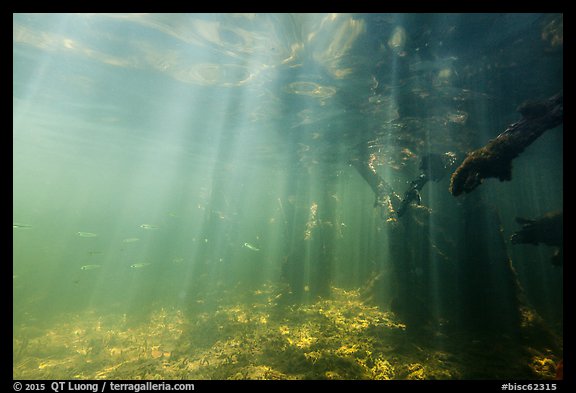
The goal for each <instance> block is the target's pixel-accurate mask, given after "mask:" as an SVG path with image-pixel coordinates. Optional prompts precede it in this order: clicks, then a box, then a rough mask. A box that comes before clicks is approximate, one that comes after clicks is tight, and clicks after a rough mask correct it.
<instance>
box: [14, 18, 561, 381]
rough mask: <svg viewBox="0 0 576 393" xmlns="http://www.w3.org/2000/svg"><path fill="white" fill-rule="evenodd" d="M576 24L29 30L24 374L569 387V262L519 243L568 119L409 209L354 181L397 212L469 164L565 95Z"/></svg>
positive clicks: (91, 23) (18, 196) (538, 206)
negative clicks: (562, 364)
mask: <svg viewBox="0 0 576 393" xmlns="http://www.w3.org/2000/svg"><path fill="white" fill-rule="evenodd" d="M562 23H563V18H562V15H560V14H240V15H238V14H207V15H204V14H178V15H176V14H174V15H171V14H14V16H13V120H14V126H13V222H14V225H13V362H14V365H13V377H14V379H74V378H82V379H470V378H472V379H476V378H478V379H551V378H553V377H554V375H555V369H556V364H557V363H558V362H559V361H560V359H562V357H563V355H562V334H563V331H562V321H563V308H562V307H563V285H562V284H563V281H562V278H563V272H562V266H555V265H553V264H552V263H551V262H550V258H551V256H552V254H553V252H554V248H553V247H551V246H547V245H543V244H540V245H531V244H512V243H511V242H510V240H509V239H510V236H511V235H512V234H513V233H514V232H516V231H518V230H519V229H520V225H519V224H518V223H517V222H516V221H515V219H516V217H525V218H536V217H539V216H542V215H543V214H545V213H547V212H550V211H558V210H562V205H563V161H562V158H563V157H562V155H563V149H562V145H563V136H562V126H560V127H555V128H553V129H550V130H548V131H546V132H544V134H543V135H542V136H541V137H539V138H538V139H537V140H536V141H535V142H534V143H533V144H532V145H530V146H528V147H527V148H526V150H525V151H523V152H522V153H521V154H520V156H519V157H518V158H516V159H515V160H514V161H513V169H512V179H511V181H505V182H500V181H498V180H497V179H494V178H491V179H486V180H485V181H484V182H483V184H482V185H481V186H479V187H478V188H477V189H476V190H474V191H473V192H471V193H469V194H467V195H463V196H459V197H453V196H452V195H451V194H450V193H449V192H448V187H449V182H450V175H451V172H452V171H453V169H454V168H452V169H451V170H450V171H449V170H446V173H443V174H442V176H441V178H440V179H439V180H438V181H430V182H428V183H427V184H425V185H424V187H423V188H422V190H421V193H420V196H421V204H420V205H416V204H415V203H412V204H410V205H409V207H408V209H407V213H406V214H404V215H402V217H398V216H397V214H396V213H394V212H393V210H394V209H393V208H392V207H391V208H390V209H388V207H389V205H386V204H380V205H378V206H376V207H375V193H374V192H373V190H372V189H371V187H370V186H369V184H368V183H367V181H366V180H365V179H364V178H363V177H362V176H361V174H360V173H359V170H358V167H357V166H355V165H356V164H357V163H358V162H362V163H364V164H365V168H371V170H373V171H374V173H377V174H378V176H379V177H380V178H381V179H383V180H384V181H385V182H386V184H387V186H388V189H389V190H391V191H390V194H389V195H391V198H392V202H394V203H396V202H395V201H397V200H399V199H398V198H400V199H401V198H402V197H403V195H404V193H405V191H406V190H407V189H408V188H409V187H410V182H411V181H413V180H414V179H416V178H417V177H418V175H419V174H420V172H421V171H420V169H419V165H420V162H421V160H422V158H423V157H425V156H427V154H430V153H433V154H443V153H446V152H450V153H451V154H454V155H455V157H457V160H456V165H459V164H460V163H461V162H462V160H463V159H464V157H465V156H466V153H467V152H470V151H472V150H475V149H478V148H480V147H482V146H484V145H485V144H486V143H488V141H489V140H491V139H493V138H495V137H496V136H498V135H499V134H500V133H502V132H503V131H504V130H505V129H506V128H507V127H508V126H509V125H510V124H512V123H514V122H516V121H518V120H520V119H521V115H520V114H519V113H517V112H516V108H517V107H518V105H520V104H521V103H522V102H524V101H526V100H542V99H546V98H548V97H550V96H552V95H554V94H556V93H558V92H560V91H561V90H562V86H563V46H562V45H563V42H562V39H563V25H562ZM355 163H356V164H355ZM395 195H397V196H395ZM390 206H391V205H390ZM394 208H396V209H397V206H395V207H394ZM486 348H491V349H490V350H486Z"/></svg>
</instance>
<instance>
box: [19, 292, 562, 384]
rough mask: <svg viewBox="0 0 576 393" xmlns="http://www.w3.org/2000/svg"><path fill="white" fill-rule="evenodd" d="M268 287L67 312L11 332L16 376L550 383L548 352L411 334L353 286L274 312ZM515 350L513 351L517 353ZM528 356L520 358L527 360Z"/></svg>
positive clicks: (274, 294) (272, 294) (273, 298)
mask: <svg viewBox="0 0 576 393" xmlns="http://www.w3.org/2000/svg"><path fill="white" fill-rule="evenodd" d="M277 299H278V291H276V290H273V289H272V288H271V286H268V287H265V288H263V289H262V290H258V291H255V292H253V293H252V294H251V300H252V302H251V303H246V302H245V300H246V299H240V301H239V299H238V298H236V301H235V302H231V301H228V302H226V301H224V299H222V300H220V301H218V304H216V306H215V307H214V304H212V305H210V307H209V308H210V309H211V311H209V312H208V311H202V308H205V306H206V305H205V304H203V302H201V301H198V303H197V305H196V306H198V307H196V309H195V310H194V311H188V312H183V311H182V310H179V309H176V308H165V307H158V309H156V310H155V311H152V312H151V313H150V314H149V317H148V318H146V319H145V320H144V321H143V320H139V321H137V322H136V321H131V318H130V317H129V316H127V315H126V314H115V315H99V314H98V313H96V312H94V311H92V312H85V313H82V314H72V315H65V316H63V317H62V318H61V322H59V323H57V324H54V325H53V326H51V327H50V328H47V329H45V330H42V331H40V330H35V328H34V327H33V326H25V325H20V326H16V327H15V332H14V338H13V344H14V352H13V356H14V368H13V378H14V379H48V380H53V379H93V380H97V379H130V380H140V379H145V380H155V379H189V380H204V379H219V380H223V379H260V380H261V379H271V380H278V379H282V380H284V379H286V380H289V379H382V380H386V379H408V380H423V379H469V378H480V379H491V378H494V379H498V378H519V379H521V378H530V379H553V377H554V370H555V367H556V361H558V360H559V359H555V358H554V357H553V356H552V355H550V354H547V353H545V351H544V352H541V351H537V350H535V349H532V348H524V351H521V352H522V353H523V354H524V355H522V356H520V355H518V352H517V351H516V350H515V349H514V346H512V347H510V346H508V345H507V346H506V348H503V346H502V345H501V344H497V345H490V343H486V342H483V341H482V340H474V339H467V338H465V337H448V336H446V335H444V334H442V333H436V334H435V336H434V337H432V339H431V338H430V336H428V337H426V338H425V337H420V338H419V337H418V335H414V334H410V333H409V332H408V331H407V330H406V326H405V325H403V324H402V323H400V322H399V321H398V320H397V319H396V318H395V316H394V314H393V313H392V312H383V311H381V310H379V308H378V307H375V306H370V305H368V304H365V303H364V302H363V301H362V300H361V297H360V293H359V291H357V290H343V289H339V288H332V296H331V299H329V300H318V301H316V302H313V303H310V304H306V305H299V306H279V305H278V304H277V301H276V300H277ZM517 349H518V350H521V348H517ZM526 354H528V355H526Z"/></svg>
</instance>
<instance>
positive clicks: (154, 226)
mask: <svg viewBox="0 0 576 393" xmlns="http://www.w3.org/2000/svg"><path fill="white" fill-rule="evenodd" d="M140 228H142V229H158V228H160V227H157V226H156V225H151V224H142V225H140Z"/></svg>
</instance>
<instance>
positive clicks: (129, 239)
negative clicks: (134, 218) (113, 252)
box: [122, 237, 140, 243]
mask: <svg viewBox="0 0 576 393" xmlns="http://www.w3.org/2000/svg"><path fill="white" fill-rule="evenodd" d="M138 241H140V239H138V238H137V237H129V238H128V239H124V240H122V243H134V242H138Z"/></svg>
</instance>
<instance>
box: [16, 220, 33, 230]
mask: <svg viewBox="0 0 576 393" xmlns="http://www.w3.org/2000/svg"><path fill="white" fill-rule="evenodd" d="M25 228H32V225H26V224H19V223H17V222H14V223H12V229H25Z"/></svg>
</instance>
